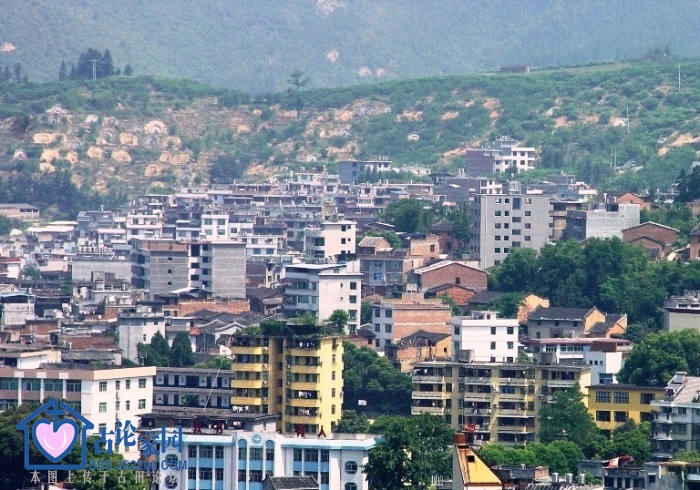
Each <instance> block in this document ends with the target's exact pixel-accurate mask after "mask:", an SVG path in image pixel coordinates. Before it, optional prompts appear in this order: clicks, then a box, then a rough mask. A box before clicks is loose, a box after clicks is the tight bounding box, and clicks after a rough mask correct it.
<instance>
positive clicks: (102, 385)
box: [100, 381, 107, 391]
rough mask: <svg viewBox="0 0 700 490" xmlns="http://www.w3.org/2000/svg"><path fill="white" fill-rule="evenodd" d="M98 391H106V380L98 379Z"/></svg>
mask: <svg viewBox="0 0 700 490" xmlns="http://www.w3.org/2000/svg"><path fill="white" fill-rule="evenodd" d="M100 391H107V382H106V381H100Z"/></svg>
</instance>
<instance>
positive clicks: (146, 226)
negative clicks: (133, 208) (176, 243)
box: [126, 211, 163, 240]
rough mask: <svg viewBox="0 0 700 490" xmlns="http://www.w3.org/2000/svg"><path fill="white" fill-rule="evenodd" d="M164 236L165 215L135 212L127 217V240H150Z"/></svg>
mask: <svg viewBox="0 0 700 490" xmlns="http://www.w3.org/2000/svg"><path fill="white" fill-rule="evenodd" d="M162 236H163V215H162V213H160V212H145V211H144V212H135V213H129V214H128V215H127V216H126V238H127V239H128V240H132V239H139V240H148V239H154V238H161V237H162Z"/></svg>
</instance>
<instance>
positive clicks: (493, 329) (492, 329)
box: [491, 327, 496, 335]
mask: <svg viewBox="0 0 700 490" xmlns="http://www.w3.org/2000/svg"><path fill="white" fill-rule="evenodd" d="M491 335H496V327H491Z"/></svg>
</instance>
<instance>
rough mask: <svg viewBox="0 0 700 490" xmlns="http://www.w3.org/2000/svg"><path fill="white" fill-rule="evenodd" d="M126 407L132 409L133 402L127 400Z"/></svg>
mask: <svg viewBox="0 0 700 490" xmlns="http://www.w3.org/2000/svg"><path fill="white" fill-rule="evenodd" d="M126 409H127V410H131V402H130V401H129V400H127V401H126Z"/></svg>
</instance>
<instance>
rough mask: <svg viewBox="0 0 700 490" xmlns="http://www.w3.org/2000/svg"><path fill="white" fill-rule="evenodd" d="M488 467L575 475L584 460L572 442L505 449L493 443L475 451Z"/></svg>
mask: <svg viewBox="0 0 700 490" xmlns="http://www.w3.org/2000/svg"><path fill="white" fill-rule="evenodd" d="M477 454H478V456H479V457H480V458H481V459H482V461H483V462H484V463H486V464H487V465H488V466H496V465H519V464H524V465H526V466H529V467H533V466H547V467H548V468H549V471H550V472H551V473H554V472H556V473H561V474H565V473H576V464H577V463H578V462H579V460H581V459H583V458H584V455H583V451H581V448H580V447H579V445H578V444H577V443H575V442H572V441H563V440H558V441H552V442H550V443H548V444H541V443H535V444H528V445H527V446H526V447H522V448H516V447H507V446H503V445H502V444H498V443H494V444H489V445H487V446H484V447H482V448H481V449H479V450H478V451H477Z"/></svg>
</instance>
